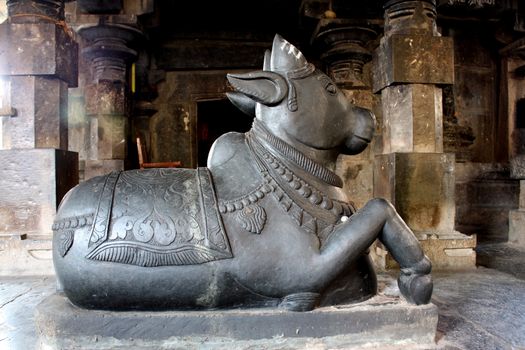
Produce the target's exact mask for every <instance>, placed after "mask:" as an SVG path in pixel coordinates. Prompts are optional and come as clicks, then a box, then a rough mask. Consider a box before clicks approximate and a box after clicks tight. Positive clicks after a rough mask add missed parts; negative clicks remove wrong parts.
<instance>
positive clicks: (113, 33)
mask: <svg viewBox="0 0 525 350" xmlns="http://www.w3.org/2000/svg"><path fill="white" fill-rule="evenodd" d="M78 33H79V34H80V36H82V37H83V38H84V39H86V40H88V42H89V44H88V46H86V47H85V48H84V49H83V50H82V55H83V56H84V57H85V58H86V59H88V60H89V61H90V62H91V67H92V69H93V81H94V82H95V83H98V82H100V81H113V82H121V83H124V82H126V69H127V65H128V63H129V62H131V61H132V60H134V59H135V58H136V57H137V52H136V51H135V50H133V49H132V48H131V47H130V46H131V44H132V43H133V42H134V41H136V40H137V39H138V38H140V37H141V36H142V32H141V31H140V30H138V29H136V28H134V27H131V26H126V25H119V24H101V25H97V26H90V27H84V28H80V29H79V30H78Z"/></svg>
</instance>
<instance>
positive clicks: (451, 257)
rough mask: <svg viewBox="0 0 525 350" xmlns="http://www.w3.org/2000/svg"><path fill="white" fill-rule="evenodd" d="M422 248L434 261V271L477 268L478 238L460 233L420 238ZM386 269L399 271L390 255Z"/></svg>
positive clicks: (387, 256)
mask: <svg viewBox="0 0 525 350" xmlns="http://www.w3.org/2000/svg"><path fill="white" fill-rule="evenodd" d="M419 238H420V243H421V246H422V247H423V250H424V251H425V254H426V255H427V256H428V258H429V259H430V261H432V270H434V271H450V270H464V269H469V268H470V269H473V268H475V267H476V251H475V248H476V236H475V235H472V236H467V235H462V234H459V233H456V234H453V235H452V234H451V235H448V236H445V235H432V236H427V237H419ZM422 238H423V239H422ZM385 263H386V268H387V269H393V268H395V269H397V268H399V265H398V264H397V263H396V262H395V260H394V259H393V258H392V256H391V255H390V254H387V255H386V262H385Z"/></svg>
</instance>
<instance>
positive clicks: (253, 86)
mask: <svg viewBox="0 0 525 350" xmlns="http://www.w3.org/2000/svg"><path fill="white" fill-rule="evenodd" d="M226 78H227V79H228V81H229V82H230V84H231V85H232V86H233V87H234V88H235V90H237V91H238V92H242V93H243V94H245V95H246V96H248V97H250V98H252V99H254V100H255V101H256V102H260V103H262V104H265V105H268V106H272V105H276V104H278V103H279V102H281V101H282V100H283V99H284V97H285V96H286V93H287V92H288V85H287V84H286V80H285V79H284V78H283V77H282V76H280V75H279V74H277V73H273V72H263V71H256V72H251V73H245V74H227V75H226Z"/></svg>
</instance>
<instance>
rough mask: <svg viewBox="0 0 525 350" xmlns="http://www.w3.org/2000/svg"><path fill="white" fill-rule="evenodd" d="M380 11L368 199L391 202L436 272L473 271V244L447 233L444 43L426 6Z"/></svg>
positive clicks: (410, 1) (451, 221) (448, 72)
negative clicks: (378, 146)
mask: <svg viewBox="0 0 525 350" xmlns="http://www.w3.org/2000/svg"><path fill="white" fill-rule="evenodd" d="M384 9H385V33H384V37H383V38H382V39H381V43H380V46H379V47H378V49H377V50H376V52H375V54H374V70H373V76H374V77H373V91H374V92H375V93H380V94H381V100H382V116H383V125H382V128H383V130H382V131H383V135H382V136H383V137H382V140H383V142H382V148H383V150H382V154H381V155H378V156H376V159H375V170H374V193H375V195H376V196H378V197H384V198H388V199H389V200H391V201H392V202H393V204H394V205H395V206H396V208H397V210H398V211H399V213H400V215H401V216H402V217H403V218H404V220H405V221H406V222H407V224H408V225H409V226H410V227H411V228H412V230H414V232H415V233H416V235H417V236H418V237H419V238H420V240H422V242H421V243H422V245H423V247H424V249H425V251H426V253H427V255H429V257H430V258H431V260H432V262H433V264H434V266H435V267H436V268H438V269H439V268H447V269H450V268H465V267H473V266H475V252H474V249H473V248H474V247H475V237H469V236H465V235H462V234H460V233H459V232H456V231H454V225H455V176H454V168H455V157H454V154H451V153H443V127H442V125H443V111H442V94H441V85H443V84H452V83H453V81H454V55H453V43H452V40H451V39H450V38H445V37H442V36H441V35H440V34H439V33H438V32H437V29H436V22H435V19H436V4H435V1H434V0H422V1H414V0H390V1H387V2H386V3H385V5H384ZM389 261H390V262H391V260H388V259H387V265H388V264H389Z"/></svg>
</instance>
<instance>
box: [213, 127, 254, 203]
mask: <svg viewBox="0 0 525 350" xmlns="http://www.w3.org/2000/svg"><path fill="white" fill-rule="evenodd" d="M208 168H209V169H210V171H211V173H212V176H213V182H214V185H215V191H216V194H217V197H218V199H219V201H228V200H232V199H236V198H239V197H240V196H242V195H245V194H246V193H249V192H251V191H254V190H256V189H257V188H258V187H259V186H260V185H261V183H262V182H263V180H262V178H261V176H260V173H259V171H258V170H257V168H256V167H255V163H254V159H253V158H252V155H251V152H250V150H249V149H248V146H247V145H246V141H245V138H244V134H242V133H234V132H231V133H227V134H224V135H222V136H221V137H219V138H218V139H217V141H215V143H214V145H213V147H212V149H211V151H210V155H209V157H208Z"/></svg>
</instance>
